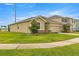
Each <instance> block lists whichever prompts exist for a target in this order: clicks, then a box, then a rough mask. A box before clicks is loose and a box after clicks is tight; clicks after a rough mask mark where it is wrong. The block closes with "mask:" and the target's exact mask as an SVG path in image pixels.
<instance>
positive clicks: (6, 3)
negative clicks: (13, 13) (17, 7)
mask: <svg viewBox="0 0 79 59" xmlns="http://www.w3.org/2000/svg"><path fill="white" fill-rule="evenodd" d="M4 5H14V3H4Z"/></svg>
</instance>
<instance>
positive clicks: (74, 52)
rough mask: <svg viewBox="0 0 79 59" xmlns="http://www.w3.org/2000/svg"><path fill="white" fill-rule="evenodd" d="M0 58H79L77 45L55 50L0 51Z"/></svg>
mask: <svg viewBox="0 0 79 59" xmlns="http://www.w3.org/2000/svg"><path fill="white" fill-rule="evenodd" d="M0 56H79V44H74V45H70V46H64V47H56V48H39V49H19V50H17V49H15V50H0Z"/></svg>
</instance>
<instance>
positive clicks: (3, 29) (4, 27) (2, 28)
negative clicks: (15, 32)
mask: <svg viewBox="0 0 79 59" xmlns="http://www.w3.org/2000/svg"><path fill="white" fill-rule="evenodd" d="M0 31H1V32H7V31H8V28H7V26H1V28H0Z"/></svg>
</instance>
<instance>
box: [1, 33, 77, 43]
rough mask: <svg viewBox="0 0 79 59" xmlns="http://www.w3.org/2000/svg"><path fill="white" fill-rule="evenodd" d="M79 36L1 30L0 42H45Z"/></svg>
mask: <svg viewBox="0 0 79 59" xmlns="http://www.w3.org/2000/svg"><path fill="white" fill-rule="evenodd" d="M76 37H78V36H74V35H67V34H37V35H34V34H25V33H12V32H0V43H43V42H55V41H61V40H67V39H72V38H76Z"/></svg>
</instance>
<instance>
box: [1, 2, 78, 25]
mask: <svg viewBox="0 0 79 59" xmlns="http://www.w3.org/2000/svg"><path fill="white" fill-rule="evenodd" d="M14 8H15V7H14V4H13V3H0V26H2V25H8V24H11V23H14V13H15V12H14ZM39 15H41V16H45V17H49V16H53V15H60V16H65V17H72V18H76V19H78V18H79V3H17V4H16V19H17V21H21V20H24V19H27V18H30V17H34V16H39Z"/></svg>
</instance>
